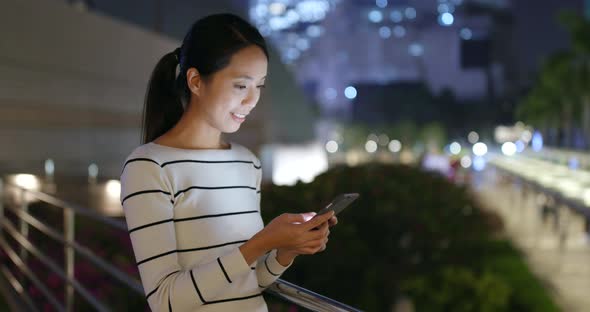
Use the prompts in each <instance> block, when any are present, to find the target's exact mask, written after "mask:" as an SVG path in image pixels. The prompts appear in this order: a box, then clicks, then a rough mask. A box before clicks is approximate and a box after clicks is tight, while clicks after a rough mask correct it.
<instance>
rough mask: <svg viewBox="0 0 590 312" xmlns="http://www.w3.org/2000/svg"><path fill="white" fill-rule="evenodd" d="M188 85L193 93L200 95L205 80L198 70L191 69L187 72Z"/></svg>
mask: <svg viewBox="0 0 590 312" xmlns="http://www.w3.org/2000/svg"><path fill="white" fill-rule="evenodd" d="M186 83H187V86H188V89H189V90H190V91H191V93H193V94H195V95H197V96H199V95H200V93H201V88H202V86H203V79H202V77H201V75H200V74H199V71H198V70H197V69H196V68H194V67H191V68H189V69H188V70H187V71H186Z"/></svg>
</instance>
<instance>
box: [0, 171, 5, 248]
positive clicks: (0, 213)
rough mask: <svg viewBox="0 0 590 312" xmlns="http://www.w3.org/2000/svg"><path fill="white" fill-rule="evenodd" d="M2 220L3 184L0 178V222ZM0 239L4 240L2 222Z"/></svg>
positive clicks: (0, 223)
mask: <svg viewBox="0 0 590 312" xmlns="http://www.w3.org/2000/svg"><path fill="white" fill-rule="evenodd" d="M1 220H4V184H3V183H2V177H0V221H1ZM0 239H1V240H3V239H4V230H3V229H2V222H0Z"/></svg>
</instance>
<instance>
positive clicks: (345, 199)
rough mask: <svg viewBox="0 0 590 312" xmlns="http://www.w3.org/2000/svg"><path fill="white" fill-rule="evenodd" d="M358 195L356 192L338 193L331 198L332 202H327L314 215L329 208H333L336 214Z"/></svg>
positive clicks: (325, 211)
mask: <svg viewBox="0 0 590 312" xmlns="http://www.w3.org/2000/svg"><path fill="white" fill-rule="evenodd" d="M358 197H359V194H358V193H348V194H340V195H338V196H336V198H334V200H332V202H331V203H330V204H328V205H327V206H326V207H325V208H323V209H321V210H320V211H318V213H317V215H316V216H319V215H321V214H324V213H327V212H328V211H330V210H334V215H337V214H339V213H340V212H341V211H342V210H344V208H346V207H347V206H348V205H350V204H351V203H352V202H353V201H354V200H355V199H357V198H358Z"/></svg>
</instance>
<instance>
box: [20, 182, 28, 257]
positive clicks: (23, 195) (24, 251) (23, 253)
mask: <svg viewBox="0 0 590 312" xmlns="http://www.w3.org/2000/svg"><path fill="white" fill-rule="evenodd" d="M20 195H21V197H20V200H21V203H20V209H21V210H22V211H23V212H25V213H29V204H28V203H27V190H26V189H24V188H21V192H20ZM19 231H20V234H21V235H22V236H23V237H24V238H25V239H26V240H29V224H28V223H27V222H25V220H23V219H19ZM27 258H28V252H27V249H26V248H25V247H24V246H23V245H20V259H21V260H22V261H23V263H25V264H27Z"/></svg>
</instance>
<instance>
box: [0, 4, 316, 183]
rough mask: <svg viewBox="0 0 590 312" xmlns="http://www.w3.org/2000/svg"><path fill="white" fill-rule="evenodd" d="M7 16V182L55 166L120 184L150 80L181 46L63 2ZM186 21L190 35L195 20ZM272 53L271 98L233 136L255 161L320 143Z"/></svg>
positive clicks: (0, 112)
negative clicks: (49, 163)
mask: <svg viewBox="0 0 590 312" xmlns="http://www.w3.org/2000/svg"><path fill="white" fill-rule="evenodd" d="M222 5H223V4H221V3H219V4H218V5H217V6H218V7H219V8H215V10H217V11H219V10H220V7H221V6H222ZM0 7H1V9H0V26H1V27H0V174H2V173H20V172H26V173H34V174H40V173H42V172H43V168H44V161H45V159H47V158H51V159H53V161H54V162H55V170H56V174H57V175H78V176H79V175H85V174H86V172H87V167H88V165H89V164H91V163H96V164H97V165H98V166H99V171H100V173H99V176H103V177H105V176H106V177H118V175H119V172H120V166H121V164H122V162H123V161H124V159H125V157H126V156H127V155H128V154H129V153H130V152H131V150H132V149H133V148H135V147H136V146H137V145H139V144H140V126H141V112H142V109H143V100H144V94H145V90H146V86H147V82H148V79H149V76H150V74H151V71H152V69H153V67H154V66H155V64H156V62H157V61H158V60H159V58H160V57H161V56H162V55H164V54H165V53H167V52H169V51H171V50H173V49H175V48H176V47H177V46H178V45H179V44H180V42H179V40H177V39H174V38H172V37H167V36H163V35H160V34H156V33H153V32H151V31H146V30H144V29H142V28H140V27H139V26H135V25H132V24H128V23H125V22H122V21H117V20H115V19H113V18H112V17H107V16H106V15H103V13H97V12H96V11H94V12H87V11H80V10H77V9H75V8H73V7H71V6H69V5H68V4H67V3H65V2H62V1H44V0H2V1H1V2H0ZM204 10H205V11H207V10H209V11H211V10H212V9H210V8H209V7H206V8H205V9H204ZM206 13H207V14H208V13H211V12H203V11H199V12H195V14H194V15H195V17H194V19H196V18H198V17H200V16H202V15H205V14H206ZM185 19H186V21H185V24H186V26H185V31H186V29H188V27H189V26H190V25H191V24H192V22H193V21H194V19H193V20H190V21H189V19H188V17H187V18H185ZM272 54H273V55H272V56H271V64H270V70H269V71H270V73H269V79H268V88H267V89H266V90H265V92H266V94H265V95H264V96H263V99H262V100H261V101H260V103H259V105H258V107H257V109H256V110H255V112H254V113H253V114H252V115H251V118H249V120H248V121H247V122H246V123H245V124H243V125H242V129H241V130H240V131H239V133H238V134H237V135H232V136H230V139H231V140H236V141H238V142H240V143H241V144H244V145H246V146H248V147H250V148H251V149H252V150H254V151H255V152H258V151H259V149H260V147H261V146H262V145H263V144H265V143H268V142H272V141H274V142H276V141H283V142H301V141H309V140H310V139H311V138H312V136H313V131H312V129H313V118H312V114H311V112H310V111H309V109H307V108H306V107H305V105H303V106H302V104H304V103H303V102H304V101H305V99H304V97H303V94H302V92H301V91H300V90H298V88H297V86H296V84H295V82H294V80H293V78H292V75H291V74H290V73H289V72H288V71H287V70H286V68H285V67H284V66H283V65H282V64H280V62H278V60H279V57H278V55H276V54H275V53H274V52H272ZM271 98H272V99H275V100H274V101H273V100H271ZM298 128H299V129H298Z"/></svg>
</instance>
